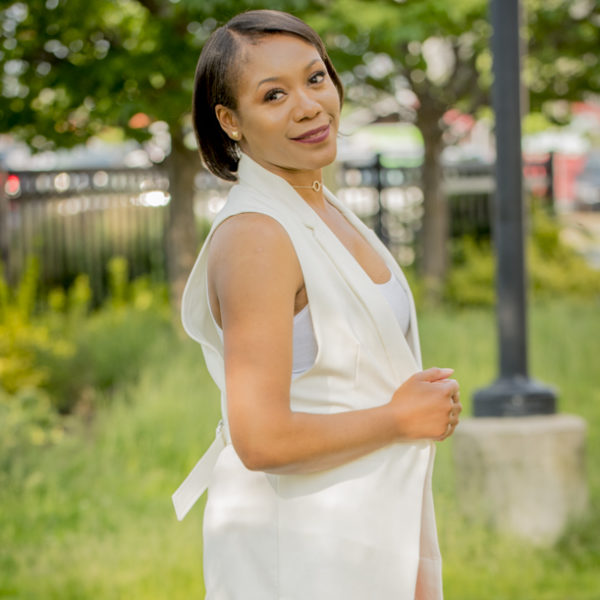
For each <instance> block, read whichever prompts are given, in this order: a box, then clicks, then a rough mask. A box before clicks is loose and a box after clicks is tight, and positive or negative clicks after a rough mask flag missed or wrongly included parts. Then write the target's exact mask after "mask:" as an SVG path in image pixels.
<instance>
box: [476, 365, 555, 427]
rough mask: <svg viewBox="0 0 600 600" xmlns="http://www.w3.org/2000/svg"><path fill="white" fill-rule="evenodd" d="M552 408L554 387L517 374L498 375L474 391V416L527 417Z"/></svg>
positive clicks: (543, 413)
mask: <svg viewBox="0 0 600 600" xmlns="http://www.w3.org/2000/svg"><path fill="white" fill-rule="evenodd" d="M555 412H556V393H555V391H554V390H553V389H552V388H550V387H547V386H545V385H542V384H541V383H539V382H537V381H534V380H532V379H529V378H527V377H523V376H519V375H517V376H514V377H500V378H499V379H497V380H496V381H495V382H494V383H492V385H490V386H488V387H486V388H482V389H480V390H477V391H476V392H475V394H474V395H473V415H474V416H475V417H528V416H532V415H551V414H554V413H555Z"/></svg>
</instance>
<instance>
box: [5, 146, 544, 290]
mask: <svg viewBox="0 0 600 600" xmlns="http://www.w3.org/2000/svg"><path fill="white" fill-rule="evenodd" d="M526 169H529V170H530V173H534V174H535V177H533V176H530V177H527V176H526V177H525V182H526V186H527V187H529V189H530V191H534V192H536V193H537V194H538V195H542V196H544V197H546V198H551V194H552V163H551V160H550V161H546V162H541V163H536V164H533V163H528V164H527V165H526ZM526 174H527V171H526ZM0 177H1V175H0ZM337 180H338V181H337V186H338V195H339V197H340V198H341V199H342V200H344V201H346V202H347V203H348V204H349V205H350V206H351V207H352V208H353V209H354V210H355V212H356V213H357V214H358V215H359V216H360V217H361V218H362V219H363V220H364V221H365V222H367V223H368V224H369V225H370V226H372V227H373V228H374V229H375V230H376V232H377V233H378V234H379V236H380V237H381V238H382V239H383V240H384V241H385V242H386V244H387V245H388V246H389V248H390V249H391V250H392V252H393V253H394V255H395V256H396V258H397V259H398V260H399V261H400V263H401V264H403V265H410V264H412V263H413V262H414V260H415V256H416V252H415V249H416V246H417V244H416V242H417V240H418V237H419V232H420V229H421V223H422V217H423V192H422V190H421V185H420V184H421V169H420V168H415V167H406V166H402V165H398V164H394V163H393V162H392V161H391V159H390V158H389V157H387V158H386V157H380V156H377V157H376V159H375V160H373V161H372V162H370V163H361V164H358V163H349V162H347V163H340V164H339V165H338V168H337ZM0 184H1V190H0V256H1V258H2V262H3V264H4V272H5V277H6V278H7V279H8V281H9V283H11V284H14V283H15V282H16V281H17V280H18V279H19V277H20V274H21V273H22V272H23V269H24V266H25V263H26V260H27V257H28V256H31V255H36V256H38V257H39V259H40V266H41V282H42V284H43V285H44V286H46V287H51V286H53V285H63V286H64V285H68V284H69V283H70V282H71V281H72V280H73V279H74V278H75V277H76V276H77V275H78V274H79V273H87V274H89V276H90V282H91V285H92V289H93V291H94V295H95V297H96V298H97V299H99V298H102V297H103V296H104V295H105V293H106V273H105V269H106V264H107V262H108V260H109V259H110V258H111V257H113V256H115V255H119V256H123V257H125V258H126V259H127V260H128V263H129V268H130V273H131V275H132V276H137V275H141V274H149V275H150V276H151V277H152V278H154V279H157V280H164V278H165V269H166V261H165V245H164V244H165V237H166V236H165V230H166V226H167V222H168V206H169V202H170V195H169V180H168V177H167V175H166V173H165V172H164V171H163V170H161V169H158V168H157V169H117V170H115V169H96V170H76V171H44V172H18V173H17V172H13V173H8V174H6V173H5V174H4V177H3V179H0ZM494 185H495V183H494V177H493V170H492V167H491V166H490V165H480V164H476V165H464V164H463V165H457V166H453V167H446V169H445V177H444V189H445V193H446V196H447V199H448V203H449V209H450V216H451V219H450V229H451V235H452V236H454V237H460V236H462V235H465V234H468V235H472V236H474V237H477V238H481V237H486V236H489V235H490V229H491V224H490V214H491V202H492V200H493V191H494ZM228 188H229V185H228V184H224V183H223V182H221V181H220V180H218V179H216V178H215V177H213V176H212V175H210V174H209V173H208V172H206V171H202V172H200V173H198V176H197V178H196V214H197V216H198V217H199V218H206V219H208V220H211V219H212V217H213V216H214V214H216V212H217V211H218V210H219V208H220V207H221V206H222V204H223V202H224V199H225V196H226V194H227V190H228Z"/></svg>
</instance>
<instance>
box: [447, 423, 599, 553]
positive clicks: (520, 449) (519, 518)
mask: <svg viewBox="0 0 600 600" xmlns="http://www.w3.org/2000/svg"><path fill="white" fill-rule="evenodd" d="M586 429H587V427H586V423H585V421H584V419H582V418H581V417H577V416H574V415H564V414H556V415H539V416H530V417H515V418H512V417H502V418H471V419H464V420H461V423H460V425H459V427H458V428H457V429H456V432H455V433H454V436H453V439H454V444H453V451H454V459H455V468H456V483H457V495H458V498H459V502H460V506H461V508H462V509H463V510H464V512H465V514H466V515H467V516H469V517H472V518H473V519H476V520H480V521H482V522H484V523H486V524H488V525H490V526H492V527H495V528H498V529H502V530H506V531H509V532H511V533H514V534H518V535H520V536H521V537H524V538H526V539H528V540H530V541H531V542H533V543H536V544H542V545H544V544H552V543H553V542H554V541H556V540H557V539H558V537H560V535H561V533H562V532H563V531H564V529H565V527H566V525H567V524H568V523H569V521H571V520H572V519H575V518H577V517H580V516H582V515H583V514H584V513H585V511H586V509H587V502H588V493H587V483H586V470H585V438H586Z"/></svg>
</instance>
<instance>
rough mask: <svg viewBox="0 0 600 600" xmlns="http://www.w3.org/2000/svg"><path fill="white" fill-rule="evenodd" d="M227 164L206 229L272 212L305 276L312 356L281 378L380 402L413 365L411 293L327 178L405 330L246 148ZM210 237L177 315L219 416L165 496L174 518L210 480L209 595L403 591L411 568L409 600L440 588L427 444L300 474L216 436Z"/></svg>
mask: <svg viewBox="0 0 600 600" xmlns="http://www.w3.org/2000/svg"><path fill="white" fill-rule="evenodd" d="M238 175H239V184H238V185H236V186H234V187H233V188H232V190H231V192H230V194H229V197H228V200H227V203H226V205H225V207H224V209H223V210H222V211H221V212H220V213H219V215H218V216H217V218H216V220H215V222H214V224H213V227H212V230H211V234H212V231H214V229H215V228H216V227H217V226H218V225H219V224H220V223H221V222H223V220H224V219H226V218H228V217H229V216H231V215H235V214H238V213H242V212H256V213H263V214H266V215H269V216H271V217H272V218H273V219H275V220H277V221H278V222H279V223H280V224H281V225H282V226H283V227H284V229H285V230H286V232H287V233H288V235H289V237H290V239H291V242H292V244H293V246H294V249H295V251H296V253H297V256H298V259H299V262H300V266H301V268H302V272H303V276H304V283H305V286H306V291H307V295H308V302H309V305H310V310H311V316H312V320H313V327H314V332H315V338H316V340H317V345H318V352H317V357H316V361H315V364H314V366H313V367H312V368H311V369H309V370H308V371H307V372H306V373H304V374H302V375H301V376H300V377H298V378H296V379H295V380H294V381H293V382H292V383H291V388H290V402H291V407H292V409H293V410H295V411H305V412H312V413H324V414H326V413H335V412H341V411H347V410H356V409H363V408H369V407H374V406H379V405H382V404H385V403H387V402H389V400H390V399H391V396H392V394H393V393H394V391H395V390H396V389H397V388H398V387H399V386H400V384H402V382H403V381H404V380H405V379H407V378H408V377H409V376H410V375H412V374H413V373H415V372H416V371H417V370H420V369H421V364H420V360H421V359H420V349H419V341H418V332H417V322H416V315H415V310H414V303H413V301H412V296H411V295H410V291H409V290H408V284H407V282H406V279H405V277H404V275H403V273H402V271H401V269H400V268H399V266H398V265H397V263H396V261H395V260H394V259H393V257H392V256H391V255H390V254H389V252H388V251H387V250H386V248H385V247H384V246H383V244H382V243H381V242H380V241H379V240H378V238H377V237H376V236H375V234H374V233H373V232H372V231H371V230H369V229H368V228H367V227H365V226H364V225H363V223H362V222H361V221H360V220H359V219H358V218H357V217H356V216H355V215H354V214H353V213H352V212H351V211H349V210H348V209H347V208H346V207H345V206H343V205H342V204H341V203H339V202H338V201H337V200H336V198H335V197H334V196H333V195H332V194H331V193H329V192H328V191H327V190H326V195H327V198H328V199H329V201H330V202H331V203H332V204H333V205H334V206H336V207H337V208H338V209H339V210H340V211H341V212H342V214H343V215H344V216H345V217H346V218H347V219H348V220H349V221H350V223H351V224H352V225H353V226H354V227H356V229H357V230H358V231H359V232H360V233H361V234H362V235H363V236H364V237H365V238H366V239H367V241H368V242H369V243H370V244H371V245H372V246H373V247H374V248H375V249H376V250H377V252H379V254H380V255H381V256H382V257H383V259H384V260H385V262H386V264H387V266H388V267H389V268H390V270H391V271H392V272H393V273H394V274H395V275H396V276H397V277H398V278H399V280H400V281H401V282H402V285H403V286H404V287H405V289H406V290H407V292H408V294H409V297H410V298H411V324H410V329H409V332H408V335H407V336H406V337H405V336H404V335H403V333H402V331H401V329H400V325H399V324H398V321H397V319H396V318H395V316H394V314H393V311H392V309H391V307H390V305H389V303H388V301H387V300H386V299H385V297H384V296H383V294H382V293H381V291H380V290H379V289H378V288H377V285H376V284H374V283H373V282H372V280H371V279H370V278H369V277H368V275H367V274H366V273H365V272H364V271H363V269H362V268H361V267H360V265H359V264H358V263H357V262H356V260H355V259H354V257H353V256H352V255H351V254H350V253H349V252H348V250H346V248H345V247H344V246H343V244H342V243H341V242H340V241H339V240H338V239H337V237H336V236H335V235H334V234H333V233H332V232H331V230H330V229H329V228H328V227H327V226H326V225H325V223H324V222H323V221H322V220H321V219H320V218H319V217H318V215H317V214H316V213H315V212H314V211H313V210H312V209H311V208H310V207H309V206H308V204H306V203H305V202H304V200H303V199H302V198H301V197H300V196H299V195H298V194H297V193H296V192H295V190H294V189H293V188H292V187H291V186H290V185H289V184H288V183H287V182H286V181H285V180H283V179H282V178H280V177H278V176H277V175H275V174H273V173H271V172H270V171H267V170H266V169H264V168H263V167H261V166H260V165H258V164H257V163H255V162H254V161H253V160H252V159H250V158H249V157H248V156H245V155H243V156H242V159H241V161H240V165H239V171H238ZM211 234H209V237H208V240H210V235H211ZM208 240H207V242H208ZM207 245H208V244H207V243H206V244H205V245H204V247H203V249H202V251H201V252H200V255H199V256H198V259H197V261H196V264H195V265H194V268H193V270H192V273H191V274H190V277H189V280H188V282H187V285H186V288H185V291H184V295H183V302H182V320H183V325H184V327H185V329H186V331H187V332H188V334H189V335H190V336H191V337H192V338H194V339H195V340H196V341H198V342H199V343H200V344H201V345H202V349H203V352H204V356H205V360H206V364H207V367H208V370H209V372H210V374H211V376H212V377H213V379H214V381H215V382H216V384H217V385H218V387H219V388H220V390H221V398H222V400H221V404H222V406H221V409H222V415H223V420H224V427H223V428H222V430H220V431H219V433H218V435H217V440H216V441H215V443H213V445H212V446H211V448H210V449H209V451H208V452H207V453H206V454H205V456H204V457H203V459H202V460H201V461H200V462H199V463H198V465H196V467H195V468H194V471H192V473H191V474H190V475H189V476H188V479H186V481H185V482H184V483H183V484H182V486H181V487H180V488H179V490H178V491H177V492H176V493H175V494H174V496H173V501H174V504H175V507H176V511H177V513H178V517H179V518H183V516H184V515H185V513H186V512H187V510H189V508H190V507H191V505H192V504H193V503H194V502H195V500H196V499H197V498H198V497H199V495H201V493H202V492H203V491H204V489H205V487H206V485H208V490H209V495H208V501H207V504H206V509H205V514H204V578H205V584H206V592H207V595H206V598H207V600H368V599H375V600H391V599H394V600H413V598H414V597H415V586H416V579H417V572H418V571H419V569H420V573H421V575H422V576H424V577H422V576H421V575H420V579H421V581H424V582H425V586H424V587H425V589H424V590H423V594H422V595H421V596H420V597H419V599H418V600H425V599H426V600H440V599H441V598H442V582H441V559H440V554H439V549H438V542H437V534H436V527H435V517H434V512H433V500H432V493H431V475H432V467H433V458H434V454H435V446H434V443H433V442H431V441H428V440H422V441H417V442H414V443H396V444H392V445H389V446H386V447H385V448H383V449H380V450H378V451H375V452H373V453H371V454H368V455H367V456H365V457H363V458H360V459H358V460H354V461H352V462H350V463H348V464H345V465H342V466H340V467H337V468H333V469H329V470H326V471H323V472H319V473H314V474H309V475H289V474H288V475H273V474H268V473H263V472H255V471H249V470H247V469H246V468H245V467H244V466H243V464H242V462H241V461H240V459H239V458H238V456H237V454H236V453H235V449H234V448H233V446H232V445H231V444H230V443H227V442H228V435H227V431H228V427H227V398H226V393H225V384H224V382H225V375H224V361H223V344H222V341H221V338H220V336H219V334H218V331H217V329H216V326H215V324H214V320H213V319H212V318H211V315H210V312H209V310H210V309H209V304H208V288H207V279H206V264H207V252H206V248H207Z"/></svg>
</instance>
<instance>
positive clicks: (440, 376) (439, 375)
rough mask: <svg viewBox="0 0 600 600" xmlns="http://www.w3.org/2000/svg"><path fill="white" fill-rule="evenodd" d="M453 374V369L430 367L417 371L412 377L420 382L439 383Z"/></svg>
mask: <svg viewBox="0 0 600 600" xmlns="http://www.w3.org/2000/svg"><path fill="white" fill-rule="evenodd" d="M452 373H454V369H449V368H446V367H444V368H440V367H430V368H429V369H425V370H424V371H419V372H418V373H415V375H414V377H415V378H416V379H419V380H420V381H430V382H433V381H440V380H444V379H446V378H448V377H450V375H452Z"/></svg>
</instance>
